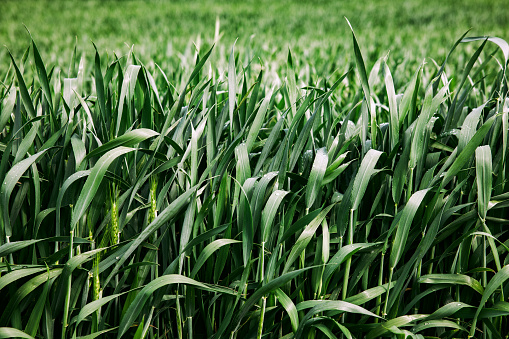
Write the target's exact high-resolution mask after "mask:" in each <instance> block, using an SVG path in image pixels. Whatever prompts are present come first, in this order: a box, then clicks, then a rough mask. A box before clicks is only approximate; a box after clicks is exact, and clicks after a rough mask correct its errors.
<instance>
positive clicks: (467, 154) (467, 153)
mask: <svg viewBox="0 0 509 339" xmlns="http://www.w3.org/2000/svg"><path fill="white" fill-rule="evenodd" d="M497 117H498V116H497V115H494V116H492V117H491V118H489V119H488V120H487V121H486V122H485V123H484V124H483V125H482V126H481V127H480V128H479V129H478V130H477V132H476V133H475V134H474V136H473V137H472V139H470V141H469V142H468V143H467V145H466V146H465V148H464V149H463V150H462V151H461V153H460V154H459V155H458V157H457V158H456V159H455V160H454V162H453V163H452V165H451V167H450V168H449V169H448V170H447V172H446V173H445V175H444V179H443V182H442V186H445V185H447V184H448V183H449V182H450V181H451V179H452V178H453V177H454V176H455V175H456V174H458V172H459V171H460V170H462V169H463V166H465V164H466V163H467V162H468V160H470V158H471V156H472V155H473V154H474V152H475V150H476V148H477V147H478V146H479V144H481V142H482V141H483V139H484V137H485V136H486V134H488V132H489V130H490V129H491V126H492V125H493V123H494V122H495V120H496V119H497ZM439 175H440V172H439V174H437V176H439ZM437 176H436V177H435V179H433V181H434V182H435V181H436V180H438V178H437Z"/></svg>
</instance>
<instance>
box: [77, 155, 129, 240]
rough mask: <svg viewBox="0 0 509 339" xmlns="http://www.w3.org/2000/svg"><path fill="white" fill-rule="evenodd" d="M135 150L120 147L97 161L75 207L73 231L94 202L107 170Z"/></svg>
mask: <svg viewBox="0 0 509 339" xmlns="http://www.w3.org/2000/svg"><path fill="white" fill-rule="evenodd" d="M134 150H135V149H134V148H128V147H123V146H119V147H117V148H114V149H112V150H110V151H108V152H107V153H106V154H104V155H103V156H102V157H101V158H100V159H99V160H98V161H97V163H96V164H95V166H94V168H92V171H91V172H90V175H89V176H88V178H87V181H86V182H85V184H84V185H83V188H82V190H81V193H80V195H79V197H78V201H76V205H75V206H74V209H73V213H72V219H71V230H74V228H75V227H76V225H77V224H78V221H79V220H80V219H81V217H82V216H83V214H84V213H85V211H86V209H87V208H88V206H89V205H90V203H91V202H92V199H93V198H94V196H95V193H96V192H97V190H98V189H99V186H100V185H101V182H102V179H103V177H104V174H106V170H107V169H108V167H109V166H110V165H111V163H112V162H113V161H114V160H115V159H117V158H118V157H119V156H121V155H123V154H126V153H129V152H132V151H134ZM89 155H90V153H89Z"/></svg>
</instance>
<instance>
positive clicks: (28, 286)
mask: <svg viewBox="0 0 509 339" xmlns="http://www.w3.org/2000/svg"><path fill="white" fill-rule="evenodd" d="M61 273H62V269H61V268H55V269H52V270H50V271H49V273H42V274H39V275H38V276H36V277H34V278H32V279H30V280H29V281H27V282H26V283H24V284H23V285H22V286H21V287H19V288H18V289H17V290H16V292H15V293H14V295H12V296H11V299H10V301H9V303H8V304H7V305H6V306H5V308H4V309H3V313H2V316H1V317H0V324H5V323H7V322H8V321H9V320H10V318H11V316H12V314H13V311H14V310H15V308H16V307H19V306H20V303H21V302H22V301H23V300H24V299H25V297H26V296H28V295H29V294H30V293H32V292H33V291H34V290H35V289H37V287H39V286H40V285H42V284H43V283H45V282H46V281H47V280H48V279H53V278H55V277H58V276H59V275H60V274H61Z"/></svg>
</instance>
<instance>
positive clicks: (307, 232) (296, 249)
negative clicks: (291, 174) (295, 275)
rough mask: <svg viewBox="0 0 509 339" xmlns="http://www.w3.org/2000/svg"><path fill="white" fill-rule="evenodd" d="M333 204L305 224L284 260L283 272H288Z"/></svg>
mask: <svg viewBox="0 0 509 339" xmlns="http://www.w3.org/2000/svg"><path fill="white" fill-rule="evenodd" d="M334 206H335V205H334V204H332V205H329V206H328V207H326V208H325V209H324V210H322V211H321V212H320V214H318V215H317V216H316V218H314V219H313V221H311V222H310V223H309V225H307V226H306V228H305V229H304V230H303V231H302V233H301V234H300V236H299V238H298V239H297V241H296V242H295V245H293V246H292V250H291V251H290V254H289V255H288V259H287V260H286V263H285V267H284V269H283V274H285V273H287V272H289V270H290V268H291V267H292V265H293V263H294V262H295V260H297V258H298V257H299V256H300V254H301V253H302V252H303V251H304V249H305V248H306V247H307V245H308V244H309V242H310V241H311V238H312V237H313V235H314V234H315V232H316V230H317V229H318V226H320V225H321V223H322V220H323V219H325V217H326V216H327V214H328V213H329V212H330V210H331V209H332V208H333V207H334Z"/></svg>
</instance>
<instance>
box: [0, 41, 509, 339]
mask: <svg viewBox="0 0 509 339" xmlns="http://www.w3.org/2000/svg"><path fill="white" fill-rule="evenodd" d="M352 36H353V49H354V50H353V53H352V54H353V55H354V60H355V64H356V69H355V70H350V71H349V72H346V73H345V74H343V75H341V76H337V75H335V76H333V77H331V78H329V79H323V78H321V80H319V81H317V82H314V81H313V77H315V76H316V74H314V75H313V76H311V75H310V74H309V72H306V70H305V69H304V70H301V69H298V68H297V67H295V62H294V60H293V58H292V55H291V54H290V53H289V55H288V61H287V64H286V77H285V78H284V81H283V82H282V84H281V85H279V84H277V83H276V84H275V85H271V84H270V83H269V84H268V83H267V81H266V80H265V79H266V78H267V77H269V78H274V74H264V72H263V71H260V72H259V73H258V74H257V75H256V74H254V75H253V74H252V73H253V72H254V68H255V66H254V65H253V64H252V63H248V64H247V66H245V67H241V66H240V65H239V61H238V58H236V55H235V53H234V49H233V48H232V52H231V54H230V57H229V59H228V68H227V76H226V77H225V75H224V74H222V73H221V72H219V70H218V69H215V68H213V58H209V57H210V56H211V53H212V51H213V48H211V49H210V50H209V51H208V52H207V53H205V54H203V55H198V53H196V54H195V55H192V60H193V62H192V63H191V62H189V63H188V64H193V65H194V66H193V67H184V68H183V69H181V70H180V71H178V72H176V73H175V74H172V75H167V74H165V73H164V71H162V70H161V69H158V70H157V72H155V71H153V72H151V71H149V69H147V68H146V67H145V66H143V65H142V64H141V62H140V61H139V60H137V58H136V57H135V55H134V54H133V53H132V52H130V53H129V54H128V56H127V58H121V59H116V60H114V61H113V62H112V63H110V64H109V65H107V68H106V70H104V69H103V65H102V64H101V57H100V54H99V53H98V52H96V55H95V63H94V65H93V70H92V72H90V73H87V72H86V71H85V70H86V68H85V67H84V65H83V62H79V63H77V62H76V61H77V60H75V59H76V58H75V57H74V58H73V60H72V62H71V67H70V69H69V74H70V75H72V74H76V77H75V78H65V79H63V80H62V79H60V73H57V72H56V71H55V68H51V69H48V68H47V67H46V65H45V64H44V62H43V61H42V58H41V55H40V54H39V51H38V49H37V47H36V44H35V43H32V44H31V46H30V48H29V49H28V50H27V52H26V53H25V55H24V57H23V59H22V61H21V62H16V60H15V59H14V58H13V57H12V56H11V58H12V68H11V70H10V71H9V72H8V74H7V75H6V77H5V79H6V80H5V81H4V86H3V87H2V88H0V133H1V134H0V152H1V153H0V154H1V157H0V183H1V186H0V258H1V259H0V260H1V261H0V272H1V276H0V300H1V304H2V306H3V307H2V308H1V309H2V310H1V311H0V337H25V338H31V337H44V338H55V337H61V338H67V337H81V338H95V337H99V336H103V337H117V338H120V337H136V338H144V337H148V338H166V337H170V338H177V337H178V338H183V337H186V338H193V337H197V338H199V337H213V338H224V337H232V338H242V337H246V338H261V337H264V338H279V337H282V338H293V337H296V338H303V337H308V338H325V337H328V338H336V337H344V338H354V337H358V338H360V337H367V338H376V337H380V336H388V337H407V336H408V337H414V338H423V336H437V337H441V338H452V337H458V336H460V337H466V336H467V335H470V336H476V337H477V336H479V337H480V336H485V337H490V338H491V337H493V338H501V337H502V336H504V335H505V329H506V328H507V327H508V326H509V323H508V320H509V319H508V317H507V316H508V315H509V303H508V302H507V301H506V300H505V297H504V296H505V295H508V293H509V291H508V288H509V284H507V282H506V280H507V278H509V265H508V264H509V255H508V254H509V253H508V252H509V248H508V245H509V240H508V237H507V234H506V232H507V230H505V227H506V226H507V223H508V222H509V220H508V219H509V216H508V212H507V207H508V205H509V193H508V190H507V182H506V181H507V180H506V177H507V175H508V166H507V165H508V160H507V154H506V153H507V141H508V132H509V130H508V113H509V100H508V99H507V94H508V90H507V77H506V66H507V61H508V57H509V45H508V44H507V43H506V42H505V41H504V40H502V39H499V38H466V39H465V38H464V37H462V39H460V40H458V41H457V43H456V44H455V45H454V47H453V49H452V50H451V53H450V54H449V56H448V58H447V59H446V62H444V64H442V65H441V66H440V65H438V64H436V63H434V62H428V63H427V64H424V63H423V64H422V65H421V66H420V67H419V68H418V69H417V70H415V72H414V73H413V75H412V76H410V77H409V78H408V79H404V81H403V80H402V79H399V81H398V86H395V81H394V80H393V77H392V75H391V71H390V68H389V66H388V65H387V57H385V58H382V59H380V60H378V61H377V62H376V63H375V64H374V66H373V68H372V70H371V71H370V72H369V74H368V72H367V71H366V68H365V64H364V61H363V57H362V53H361V49H360V47H359V46H358V44H357V40H356V38H355V35H353V33H352ZM461 41H463V42H471V43H474V44H475V43H477V44H478V48H477V49H476V51H475V53H474V54H473V55H472V56H470V58H469V61H468V63H467V64H466V65H463V67H464V69H463V74H453V76H454V79H452V80H450V75H448V74H447V72H446V71H447V67H446V63H447V60H448V59H449V58H451V57H453V56H454V53H453V52H454V50H456V49H457V47H458V45H459V43H460V42H461ZM473 41H478V42H473ZM493 43H494V44H495V45H493ZM488 45H493V46H495V47H496V48H497V52H495V53H493V54H492V55H490V57H487V58H484V56H485V54H484V52H483V50H484V49H485V47H486V46H488ZM209 59H211V60H209ZM499 59H500V60H499ZM27 60H33V66H32V69H30V67H26V65H28V63H27ZM76 64H79V66H78V67H77V68H76V67H75V65H76ZM308 70H309V68H308ZM88 74H91V79H92V81H91V82H89V81H88V78H87V77H88ZM153 74H157V76H154V75H153ZM400 83H401V85H399V84H400ZM397 93H401V94H397Z"/></svg>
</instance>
